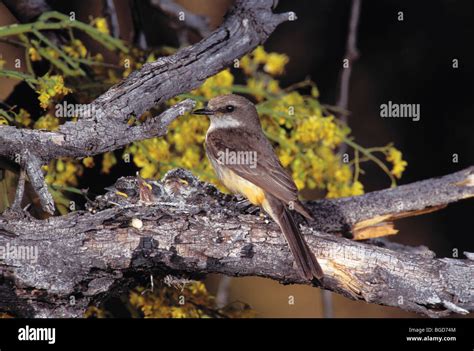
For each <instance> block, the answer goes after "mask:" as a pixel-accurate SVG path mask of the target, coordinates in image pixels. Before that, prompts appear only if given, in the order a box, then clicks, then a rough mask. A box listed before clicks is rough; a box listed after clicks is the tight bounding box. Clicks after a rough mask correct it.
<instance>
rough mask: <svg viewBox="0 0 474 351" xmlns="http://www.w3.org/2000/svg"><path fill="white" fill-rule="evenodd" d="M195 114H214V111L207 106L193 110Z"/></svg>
mask: <svg viewBox="0 0 474 351" xmlns="http://www.w3.org/2000/svg"><path fill="white" fill-rule="evenodd" d="M193 114H194V115H206V116H207V115H213V114H214V111H212V110H210V109H208V108H207V107H205V108H200V109H198V110H194V111H193Z"/></svg>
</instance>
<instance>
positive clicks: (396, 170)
mask: <svg viewBox="0 0 474 351" xmlns="http://www.w3.org/2000/svg"><path fill="white" fill-rule="evenodd" d="M387 161H388V162H391V163H392V165H393V167H392V170H391V173H392V174H393V176H395V177H397V178H400V177H401V176H402V173H403V171H405V168H406V166H407V164H408V163H407V162H406V161H404V160H403V159H402V153H401V151H399V150H397V149H395V148H394V147H390V148H389V149H388V151H387Z"/></svg>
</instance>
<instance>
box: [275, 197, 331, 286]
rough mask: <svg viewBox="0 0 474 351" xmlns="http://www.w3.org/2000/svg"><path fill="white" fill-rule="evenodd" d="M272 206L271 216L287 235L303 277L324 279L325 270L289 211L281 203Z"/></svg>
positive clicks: (277, 202) (276, 202)
mask: <svg viewBox="0 0 474 351" xmlns="http://www.w3.org/2000/svg"><path fill="white" fill-rule="evenodd" d="M270 206H271V210H272V212H273V213H270V215H271V216H272V217H273V219H274V220H275V221H276V222H277V223H278V225H279V226H280V228H281V231H282V232H283V234H284V235H285V238H286V241H287V242H288V245H289V246H290V250H291V253H292V254H293V256H294V258H295V262H296V266H297V267H298V272H299V273H300V275H301V277H303V278H304V279H307V280H313V279H314V278H317V279H321V278H322V277H323V270H322V269H321V266H320V265H319V263H318V261H317V260H316V257H315V256H314V254H313V253H312V252H311V250H310V249H309V247H308V244H307V243H306V241H305V240H304V238H303V236H302V234H301V232H300V230H299V228H298V226H297V225H296V223H295V221H294V219H293V216H292V214H291V212H290V211H289V209H287V208H286V206H285V205H283V204H282V203H281V202H280V201H272V203H271V205H270Z"/></svg>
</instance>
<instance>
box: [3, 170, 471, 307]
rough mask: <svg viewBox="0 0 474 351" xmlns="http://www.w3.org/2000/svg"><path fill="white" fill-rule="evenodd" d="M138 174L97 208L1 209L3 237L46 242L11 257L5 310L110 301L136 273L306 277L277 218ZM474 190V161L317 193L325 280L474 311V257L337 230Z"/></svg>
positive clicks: (203, 190)
mask: <svg viewBox="0 0 474 351" xmlns="http://www.w3.org/2000/svg"><path fill="white" fill-rule="evenodd" d="M138 184H142V183H141V181H140V180H137V179H136V178H133V177H128V178H121V179H119V181H118V182H117V184H116V189H117V190H119V193H120V194H123V193H126V194H128V197H127V198H125V197H123V196H121V195H119V193H116V192H110V193H107V194H106V195H104V196H103V197H99V198H98V199H97V200H96V202H95V203H94V205H93V206H90V210H91V212H92V213H84V212H74V213H71V214H69V215H67V216H62V217H53V218H50V219H48V220H44V221H39V220H35V219H31V218H22V219H6V218H1V217H0V247H6V246H7V245H9V247H10V248H23V250H24V251H25V250H26V248H28V247H36V248H37V250H38V260H37V262H32V260H27V259H26V258H25V257H23V259H18V257H14V256H12V255H10V256H7V257H5V258H4V259H3V264H2V266H1V272H2V276H3V281H2V280H0V295H1V296H4V297H5V298H4V299H0V310H9V311H13V312H17V313H19V314H22V315H30V316H31V315H35V316H80V315H81V314H82V313H83V311H84V309H85V307H86V306H87V304H88V303H89V302H90V301H91V300H92V301H94V302H98V301H100V300H101V297H102V296H104V295H105V293H107V294H110V293H111V291H113V290H114V289H117V288H118V287H120V286H121V285H122V284H124V279H125V278H124V277H130V276H133V275H134V274H150V273H153V275H154V276H162V277H163V276H165V275H167V274H178V275H180V274H190V275H191V276H193V275H196V274H203V273H204V274H205V273H222V274H226V275H231V276H260V277H267V278H271V279H275V280H277V281H280V282H282V283H298V284H307V282H306V281H302V280H301V278H300V277H299V275H298V274H297V271H296V269H295V267H294V265H293V258H292V256H291V253H290V251H289V249H288V247H287V245H286V243H285V241H284V239H283V237H282V235H281V233H280V231H279V229H278V227H277V226H276V225H275V224H274V223H273V222H271V221H268V220H266V219H263V218H261V217H259V216H255V215H254V214H250V212H252V211H248V210H246V209H243V208H242V205H241V202H239V201H237V200H236V199H235V198H234V197H233V196H229V195H223V194H221V193H219V192H218V191H217V190H216V189H215V188H214V187H212V186H210V185H206V184H203V183H200V182H198V181H197V180H196V179H195V178H194V177H193V176H192V175H191V174H190V173H188V172H186V171H183V170H177V171H172V172H170V173H169V174H168V175H167V176H166V177H165V178H164V180H163V181H162V182H151V185H152V190H151V191H150V189H149V188H148V187H146V186H144V185H141V186H139V185H138ZM472 196H474V167H471V168H468V169H466V170H463V171H460V172H457V173H454V174H451V175H448V176H445V177H441V178H435V179H430V180H426V181H422V182H417V183H413V184H410V185H406V186H400V187H399V188H395V189H389V190H383V191H378V192H373V193H370V194H367V195H364V196H361V197H355V198H346V199H340V200H321V201H317V202H313V203H310V204H309V205H310V208H311V209H312V211H313V213H314V215H315V216H316V217H317V218H318V220H317V221H316V222H315V223H310V226H303V227H302V232H303V233H304V235H305V237H306V240H307V241H308V244H309V246H310V247H311V249H312V250H313V251H314V252H315V254H316V256H317V257H318V259H319V261H320V263H321V265H322V268H323V270H324V272H325V276H324V278H323V280H322V282H321V284H322V287H323V288H325V289H329V290H332V291H335V292H337V293H340V294H343V295H344V296H347V297H349V298H352V299H359V300H365V301H367V302H370V303H377V304H382V305H388V306H398V307H400V308H402V309H404V310H407V311H415V312H419V313H424V314H427V315H429V316H444V315H447V314H449V313H451V312H456V313H468V311H473V310H474V281H473V280H472V279H466V277H472V276H473V275H474V262H473V261H472V260H469V259H449V258H441V259H440V258H435V257H434V253H433V252H431V251H429V250H428V249H427V248H425V247H420V248H410V247H405V246H402V245H399V244H393V243H388V242H384V241H381V240H380V239H378V241H373V242H371V243H369V242H365V243H362V242H356V241H352V240H349V239H346V238H343V237H340V236H336V235H333V234H329V233H328V232H329V231H338V230H339V229H341V228H350V227H351V226H352V227H353V226H354V223H359V222H360V221H361V220H362V221H363V220H367V219H370V218H378V217H385V216H387V215H390V216H391V217H390V218H397V215H399V214H401V213H404V214H406V215H411V214H414V213H418V211H423V210H425V209H426V208H428V207H431V206H433V205H434V206H438V205H439V204H441V203H442V204H444V205H446V204H448V203H450V202H454V201H457V200H460V199H464V198H467V197H472ZM140 198H141V200H140ZM430 199H434V200H430ZM145 202H146V204H145ZM2 234H3V235H2ZM72 295H74V296H75V297H76V304H75V305H71V304H70V296H72ZM13 302H14V303H15V304H14V305H12V303H13ZM12 306H14V307H12ZM15 307H16V309H15Z"/></svg>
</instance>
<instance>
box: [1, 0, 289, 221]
mask: <svg viewBox="0 0 474 351" xmlns="http://www.w3.org/2000/svg"><path fill="white" fill-rule="evenodd" d="M272 5H273V1H272V0H254V1H242V0H238V1H236V3H235V5H234V7H233V8H232V9H231V11H230V13H229V15H228V17H227V18H226V20H225V21H224V23H223V24H222V26H221V27H219V28H218V29H217V30H215V31H214V32H212V33H211V34H210V35H209V36H208V37H207V38H205V39H203V40H202V41H200V42H199V43H197V44H195V45H192V46H189V47H186V48H184V49H181V50H179V51H178V52H177V53H176V54H174V55H172V56H168V57H162V58H159V59H158V60H156V61H155V62H152V63H148V64H145V65H144V66H143V68H142V69H140V70H139V71H135V72H133V73H132V74H131V75H130V76H129V77H127V79H125V80H124V81H122V82H121V83H119V84H117V85H115V86H113V87H112V88H110V89H109V90H108V91H107V92H105V93H104V94H103V95H101V96H100V97H98V98H97V99H96V100H94V101H93V102H91V104H90V105H91V106H90V110H92V111H93V112H94V113H93V115H92V116H91V117H87V116H80V117H81V118H80V119H79V120H78V121H77V122H66V123H65V124H63V125H61V126H60V128H59V130H58V131H54V132H50V131H41V130H31V129H17V128H15V127H12V126H0V155H3V156H9V157H12V158H15V157H16V158H18V155H24V154H25V152H26V151H28V152H29V156H30V157H29V158H27V159H24V160H23V162H25V166H26V164H28V163H32V164H31V165H29V168H30V171H29V172H28V175H29V176H30V177H31V176H32V175H33V176H35V175H37V176H38V177H37V178H36V179H35V180H32V179H31V178H30V180H32V184H33V185H34V186H35V189H36V191H37V193H38V195H39V196H40V197H41V203H42V205H43V207H44V210H46V211H47V212H50V213H51V212H52V210H53V209H54V204H53V203H52V202H51V199H50V196H49V194H45V192H44V191H42V189H46V186H45V184H44V181H43V179H41V177H39V175H40V174H41V170H40V168H38V167H37V166H38V165H41V164H45V163H47V162H48V161H49V160H52V159H56V158H60V157H76V158H77V157H86V156H92V155H96V154H101V153H104V152H107V151H112V150H115V149H118V148H121V147H123V146H125V145H127V144H128V143H130V142H133V141H135V140H142V139H146V138H151V137H154V136H161V135H163V133H164V132H165V131H166V126H167V124H165V123H164V120H166V122H167V123H169V122H170V121H169V119H164V118H163V116H162V115H160V116H158V117H155V118H151V119H150V120H148V121H147V125H148V127H147V128H146V129H144V128H143V126H130V125H129V124H128V123H127V122H128V120H129V118H130V117H132V116H140V115H142V114H143V113H144V112H146V111H148V110H149V109H151V108H153V107H155V106H157V105H160V104H162V103H164V102H166V101H167V100H168V99H170V98H172V97H174V96H176V95H178V94H181V93H185V92H189V91H191V90H192V89H195V88H197V87H199V86H200V85H201V84H202V83H203V82H204V81H205V80H206V79H207V78H208V77H210V76H212V75H214V74H216V73H218V72H219V71H221V70H222V69H224V68H226V67H228V66H229V65H231V64H232V63H233V61H234V60H235V59H237V58H240V57H241V56H243V55H245V54H246V53H248V52H249V51H251V50H252V49H254V48H255V47H256V46H257V45H259V44H261V43H263V42H264V41H265V40H266V39H267V38H268V36H269V35H270V34H271V33H272V32H273V30H274V29H275V28H276V26H277V25H278V24H280V23H282V22H284V21H286V20H288V18H289V15H288V14H284V13H283V14H274V13H273V12H272ZM190 104H191V102H190V101H188V102H187V103H186V104H185V105H182V106H181V107H186V109H188V108H191V107H192V106H191V105H190ZM184 111H185V109H184V110H183V109H175V110H174V112H175V113H174V114H173V116H170V115H169V114H168V115H167V116H168V117H171V118H172V119H173V118H176V117H177V116H178V115H179V114H181V113H182V112H184ZM176 112H179V113H176ZM30 160H31V161H32V162H30Z"/></svg>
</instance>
